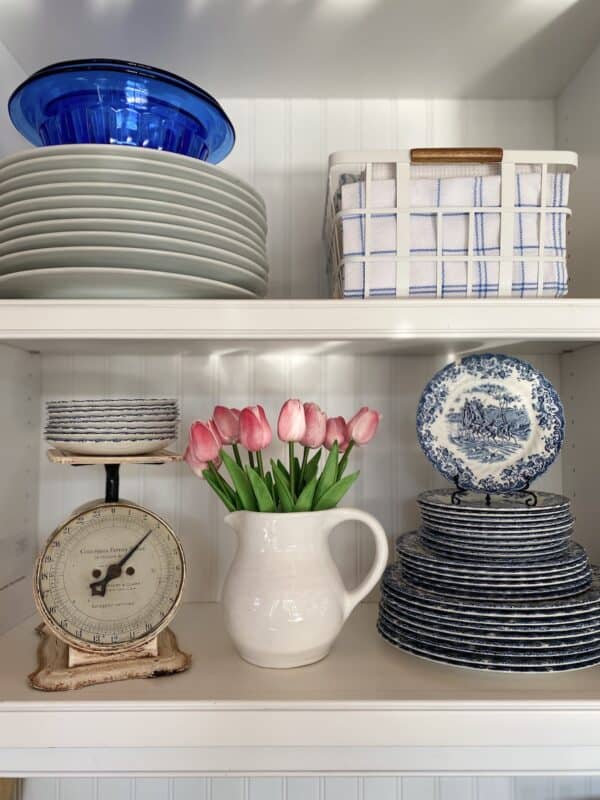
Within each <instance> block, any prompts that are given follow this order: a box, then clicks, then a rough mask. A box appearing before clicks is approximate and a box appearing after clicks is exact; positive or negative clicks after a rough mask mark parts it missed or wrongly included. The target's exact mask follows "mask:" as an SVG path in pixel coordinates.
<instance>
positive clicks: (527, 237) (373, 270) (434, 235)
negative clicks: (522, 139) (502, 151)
mask: <svg viewBox="0 0 600 800" xmlns="http://www.w3.org/2000/svg"><path fill="white" fill-rule="evenodd" d="M540 189H541V178H540V173H539V172H525V173H518V174H517V176H516V185H515V201H514V205H515V206H516V207H520V208H524V209H525V208H535V207H536V206H537V207H539V205H540ZM500 190H501V185H500V176H499V175H490V176H485V177H484V176H475V177H461V178H440V179H422V180H412V181H411V182H410V207H411V209H414V211H411V213H410V220H409V236H410V254H411V256H413V257H414V258H413V259H411V260H410V261H409V263H408V269H409V281H408V283H409V295H413V296H420V297H435V296H436V294H437V282H438V281H437V279H438V275H437V270H438V264H439V269H440V270H441V275H440V276H439V277H440V284H441V295H442V297H449V296H452V297H465V296H467V262H466V261H462V260H461V259H460V256H461V255H463V256H464V255H467V254H468V236H469V214H468V213H465V212H464V210H461V211H453V210H452V209H453V207H454V208H456V207H462V208H463V209H464V208H466V207H475V208H480V209H481V208H485V209H487V208H489V209H490V211H487V210H486V211H476V212H475V213H474V224H473V231H472V234H471V235H472V252H473V254H474V255H475V256H480V257H481V259H478V260H476V261H474V262H473V274H472V285H471V295H473V296H476V297H493V296H497V294H498V285H499V255H500V213H499V212H498V211H496V210H492V209H497V208H498V207H499V206H500ZM568 191H569V175H568V173H562V172H559V173H556V174H554V173H549V174H548V184H547V187H546V205H547V206H551V207H553V208H557V209H559V210H557V211H548V212H546V214H545V234H544V252H543V255H544V257H545V258H546V259H547V260H545V261H544V262H543V264H542V270H543V295H544V296H550V297H557V296H561V295H564V294H566V293H567V285H568V275H567V268H566V219H567V211H566V203H567V198H568ZM365 207H366V204H365V183H364V180H360V179H359V180H356V181H354V182H346V183H343V185H342V186H341V210H342V236H343V256H344V273H343V293H344V296H345V297H364V296H365V295H366V294H367V290H366V286H367V285H368V294H369V295H371V296H374V297H377V296H380V297H390V296H395V295H396V261H391V260H389V259H386V258H385V256H386V255H393V256H395V255H396V214H395V213H389V211H387V212H382V213H376V212H375V213H371V214H370V226H369V227H370V231H369V241H368V242H366V235H365V234H366V226H365V216H366V213H365V212H362V213H361V212H360V211H357V209H362V208H365ZM395 207H396V182H395V180H376V181H372V182H371V185H370V197H369V209H377V208H382V209H390V208H395ZM419 207H421V208H427V209H432V208H440V209H442V210H443V215H442V217H441V224H440V228H441V230H440V231H439V236H440V239H441V241H440V254H441V256H448V257H449V258H448V259H442V260H440V261H437V262H436V261H434V260H431V256H434V257H435V256H437V254H438V230H437V214H435V213H432V212H431V210H429V211H419V210H418V209H419ZM344 210H348V211H349V213H347V214H345V213H344ZM540 217H541V214H540V213H539V212H537V211H522V212H516V214H515V223H514V246H513V259H514V261H513V275H512V294H513V296H517V297H526V296H537V294H538V262H537V257H538V252H539V238H540V236H539V230H540ZM367 247H368V254H367V252H366V249H367ZM365 256H367V257H368V258H369V259H370V260H369V261H368V263H367V264H365V261H364V258H365ZM371 256H372V257H373V259H372V260H371ZM428 256H429V258H428ZM528 259H534V260H528ZM402 268H406V265H402ZM366 270H368V274H365V273H366Z"/></svg>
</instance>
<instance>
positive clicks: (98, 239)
mask: <svg viewBox="0 0 600 800" xmlns="http://www.w3.org/2000/svg"><path fill="white" fill-rule="evenodd" d="M35 229H36V226H33V228H32V230H35ZM59 247H68V248H72V249H78V248H80V247H82V248H89V247H118V248H127V249H129V248H135V249H140V250H156V251H159V250H160V251H161V252H162V251H165V252H167V253H177V254H187V255H189V256H194V257H199V258H201V259H209V260H210V261H214V262H215V263H216V265H217V267H218V268H219V269H220V268H221V264H227V265H228V266H235V267H239V268H240V269H243V270H247V271H248V272H252V273H253V274H255V275H259V276H260V277H261V279H262V280H266V276H267V273H268V269H267V265H266V263H265V262H264V261H263V262H262V263H261V262H259V261H258V260H255V259H250V258H245V257H244V256H240V255H238V254H237V253H234V252H232V251H229V250H223V248H221V247H211V246H210V245H203V244H196V243H195V242H191V241H188V240H186V239H174V238H172V237H169V236H159V235H153V234H146V233H131V232H121V231H111V230H110V229H109V230H99V231H98V230H95V229H92V230H83V229H82V230H76V231H59V232H56V233H34V234H32V235H29V236H19V237H18V238H16V239H12V240H9V241H5V242H0V263H1V259H2V257H3V256H5V255H8V254H16V253H22V252H27V251H29V250H41V249H45V248H50V249H54V248H59ZM40 266H43V265H40ZM208 277H210V278H216V279H217V280H219V276H217V275H208Z"/></svg>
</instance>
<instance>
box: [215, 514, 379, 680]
mask: <svg viewBox="0 0 600 800" xmlns="http://www.w3.org/2000/svg"><path fill="white" fill-rule="evenodd" d="M348 520H354V521H359V522H363V523H365V524H366V525H367V526H368V527H369V528H370V529H371V532H372V534H373V536H374V538H375V544H376V547H375V559H374V562H373V565H372V566H371V569H370V570H369V573H368V575H367V576H366V578H365V579H364V581H363V582H362V583H361V585H360V586H359V587H358V588H357V589H355V590H354V591H351V592H349V591H347V590H346V588H345V586H344V584H343V582H342V579H341V577H340V574H339V572H338V569H337V567H336V565H335V563H334V561H333V559H332V557H331V552H330V549H329V536H330V534H331V532H332V530H333V529H334V528H335V527H336V526H337V525H339V524H340V523H341V522H345V521H348ZM225 521H226V522H227V523H228V524H229V525H230V526H231V527H232V528H233V529H234V530H235V531H236V533H237V536H238V548H237V552H236V555H235V558H234V560H233V563H232V565H231V569H230V570H229V574H228V575H227V579H226V581H225V587H224V590H223V605H224V608H225V623H226V626H227V630H228V632H229V634H230V636H231V638H232V639H233V642H234V644H235V646H236V648H237V650H238V652H239V653H240V655H241V656H242V658H244V659H245V660H246V661H250V662H251V663H253V664H257V665H258V666H261V667H274V668H285V667H298V666H302V665H303V664H310V663H312V662H314V661H319V660H320V659H321V658H324V657H325V656H326V655H327V653H328V652H329V650H330V648H331V646H332V644H333V642H334V641H335V638H336V636H337V635H338V633H339V632H340V630H341V628H342V625H343V624H344V622H345V620H346V619H347V617H348V616H349V614H350V612H351V611H352V609H353V608H354V607H355V605H356V604H357V603H358V602H360V600H361V599H362V598H363V597H365V595H367V594H368V593H369V592H370V591H371V589H372V588H373V587H374V586H375V584H376V583H377V581H378V580H379V578H380V576H381V574H382V572H383V570H384V569H385V565H386V563H387V555H388V546H387V538H386V535H385V531H384V530H383V528H382V527H381V525H380V524H379V523H378V522H377V520H376V519H375V518H374V517H372V516H371V515H370V514H366V513H365V512H363V511H359V510H357V509H349V508H339V509H338V508H334V509H331V510H329V511H311V512H304V513H292V514H266V513H259V512H253V511H236V512H234V513H233V514H230V515H229V516H228V517H226V520H225Z"/></svg>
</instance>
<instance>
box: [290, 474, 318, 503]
mask: <svg viewBox="0 0 600 800" xmlns="http://www.w3.org/2000/svg"><path fill="white" fill-rule="evenodd" d="M316 488H317V479H316V477H315V478H313V479H312V481H310V483H307V484H306V486H305V487H304V489H303V490H302V493H301V494H300V497H299V498H298V499H297V500H296V505H295V506H294V511H310V510H311V509H312V504H313V499H314V496H315V489H316Z"/></svg>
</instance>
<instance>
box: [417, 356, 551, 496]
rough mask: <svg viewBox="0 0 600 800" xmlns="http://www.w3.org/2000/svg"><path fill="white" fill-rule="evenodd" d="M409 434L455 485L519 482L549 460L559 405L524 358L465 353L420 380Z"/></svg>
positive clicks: (489, 488)
mask: <svg viewBox="0 0 600 800" xmlns="http://www.w3.org/2000/svg"><path fill="white" fill-rule="evenodd" d="M417 434H418V437H419V442H420V444H421V447H422V448H423V450H424V452H425V454H426V456H427V457H428V458H429V460H430V461H431V462H432V464H433V465H434V466H435V467H436V469H437V470H438V471H439V472H441V473H442V475H444V476H445V477H446V478H448V479H449V480H452V481H455V482H456V483H457V485H458V486H460V488H461V489H473V490H475V491H481V492H489V493H497V492H500V493H502V492H512V491H518V490H521V489H526V488H527V487H528V486H529V484H530V483H531V482H532V481H533V480H534V479H535V478H537V477H539V476H540V475H541V474H542V473H543V472H545V471H546V470H547V469H548V467H549V466H550V465H551V464H552V463H553V461H554V460H555V459H556V457H557V455H558V453H559V451H560V448H561V445H562V441H563V435H564V412H563V408H562V404H561V402H560V398H559V396H558V393H557V392H556V389H555V388H554V387H553V386H552V384H551V383H550V381H548V379H547V378H545V377H544V375H542V374H541V373H540V372H538V371H537V370H536V369H535V368H534V367H533V366H532V365H531V364H529V363H528V362H527V361H522V360H521V359H518V358H512V357H510V356H505V355H496V354H484V355H474V356H468V357H466V358H464V359H462V361H460V362H456V363H453V364H449V365H448V366H447V367H444V369H442V370H440V372H438V373H437V374H436V375H434V377H433V378H432V379H431V381H430V382H429V384H428V385H427V386H426V387H425V390H424V391H423V394H422V395H421V400H420V402H419V407H418V410H417Z"/></svg>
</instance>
